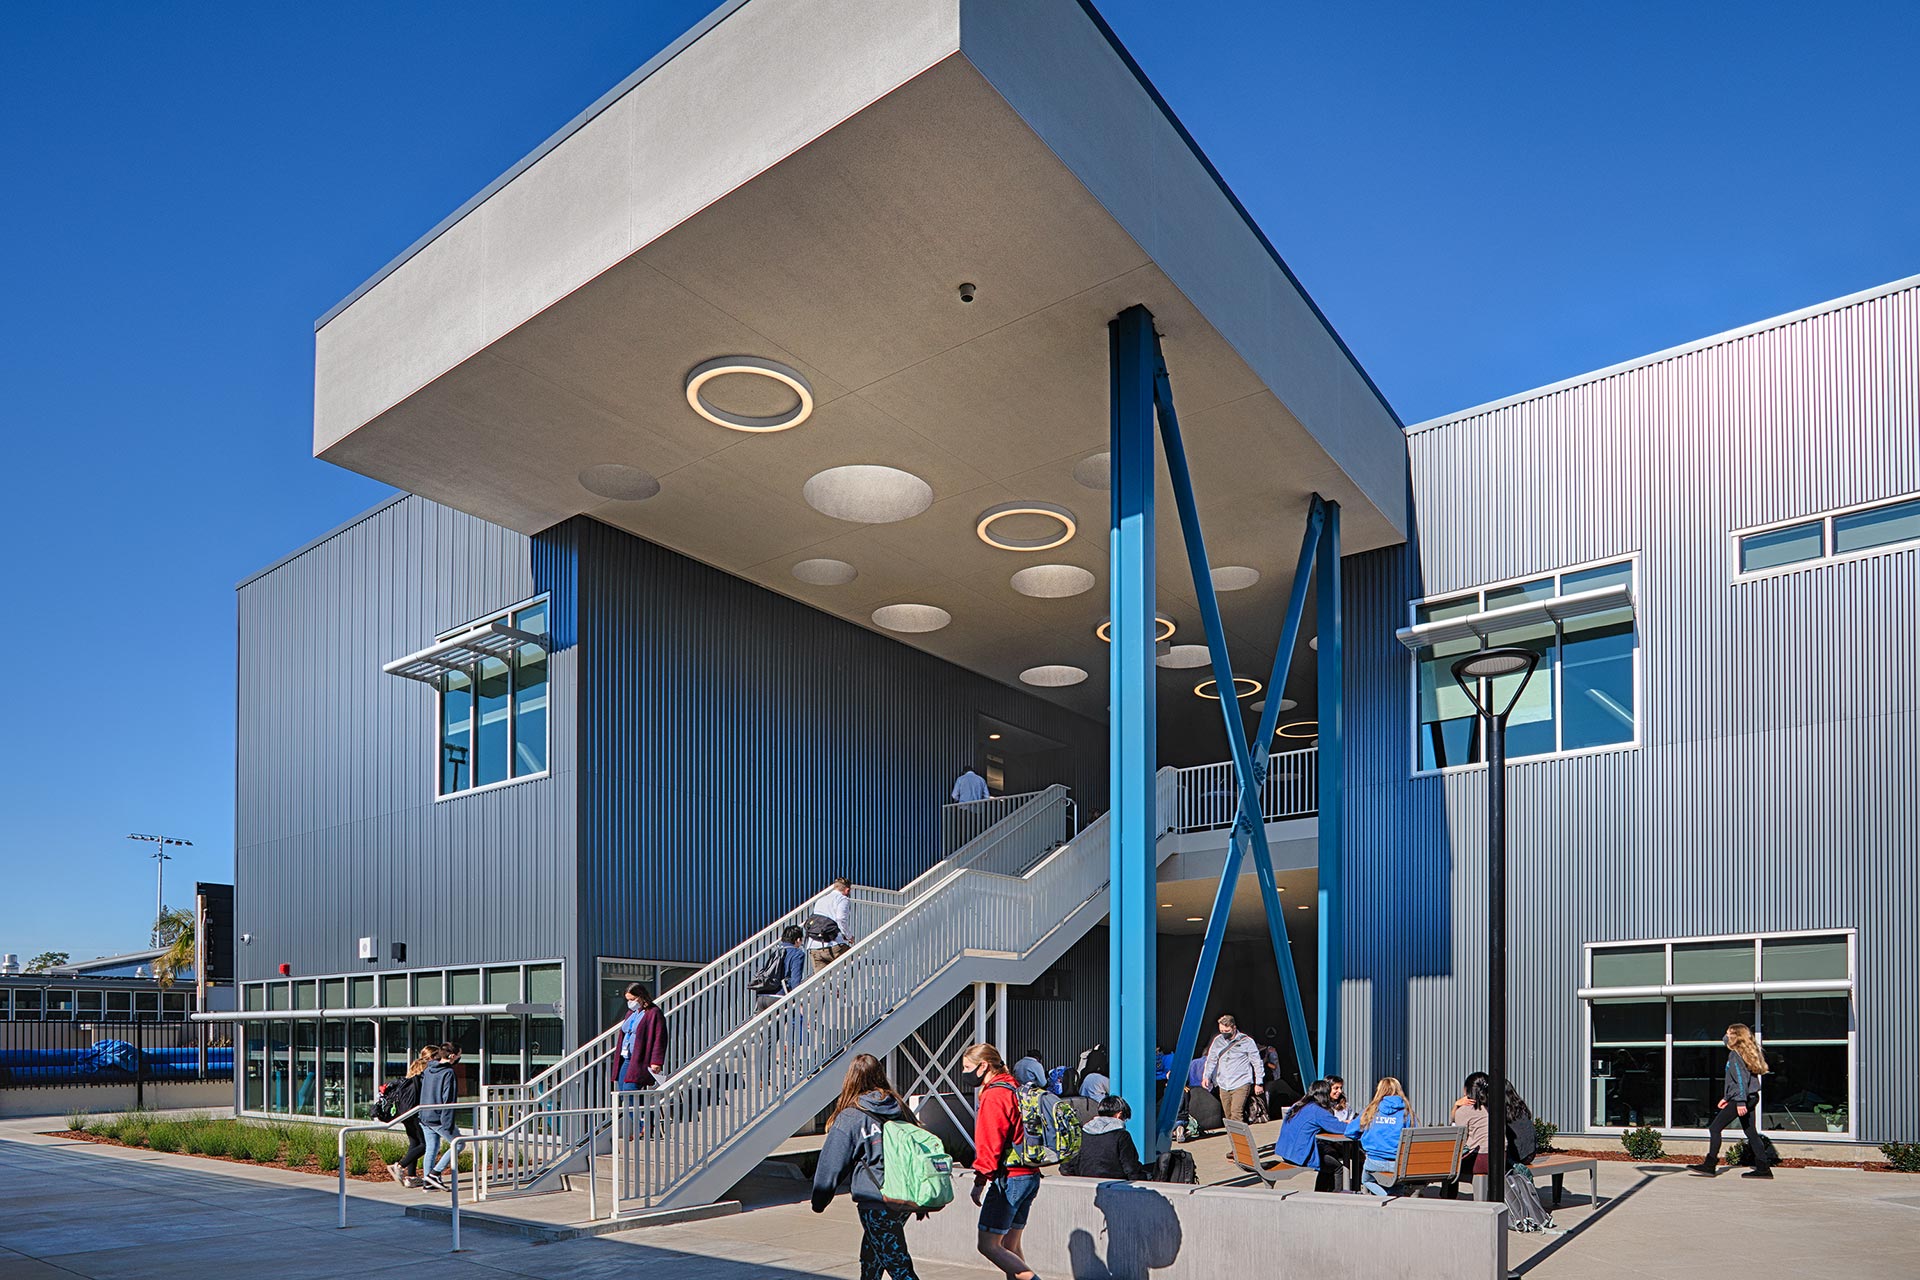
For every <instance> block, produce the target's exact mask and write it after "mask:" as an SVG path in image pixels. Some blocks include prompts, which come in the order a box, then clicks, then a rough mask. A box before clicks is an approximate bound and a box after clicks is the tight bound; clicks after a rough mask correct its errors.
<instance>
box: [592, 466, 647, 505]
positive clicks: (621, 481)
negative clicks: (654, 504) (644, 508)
mask: <svg viewBox="0 0 1920 1280" xmlns="http://www.w3.org/2000/svg"><path fill="white" fill-rule="evenodd" d="M580 487H581V488H583V489H585V490H586V491H587V492H589V493H597V494H599V495H600V496H601V497H603V498H612V499H613V500H614V501H616V502H645V501H646V500H647V499H648V498H651V497H652V496H653V495H654V494H656V493H659V492H660V482H659V481H658V480H656V479H655V478H654V476H653V473H652V472H651V471H642V470H641V469H640V468H638V467H628V466H622V465H621V464H620V463H618V462H603V463H601V464H600V465H599V466H597V467H588V468H587V469H586V470H585V471H582V472H581V473H580Z"/></svg>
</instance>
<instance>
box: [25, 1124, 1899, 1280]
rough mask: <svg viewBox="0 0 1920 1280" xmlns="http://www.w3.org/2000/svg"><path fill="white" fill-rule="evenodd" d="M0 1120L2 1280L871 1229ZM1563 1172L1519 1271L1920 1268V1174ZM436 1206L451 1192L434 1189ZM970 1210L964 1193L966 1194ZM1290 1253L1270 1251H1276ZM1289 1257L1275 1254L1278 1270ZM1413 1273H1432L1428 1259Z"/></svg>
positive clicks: (327, 1264)
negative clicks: (560, 1216) (474, 1213)
mask: <svg viewBox="0 0 1920 1280" xmlns="http://www.w3.org/2000/svg"><path fill="white" fill-rule="evenodd" d="M48 1127H52V1124H51V1123H50V1122H47V1121H36V1122H30V1123H23V1122H20V1121H14V1122H8V1123H5V1124H0V1277H5V1280H16V1277H17V1278H18V1280H39V1278H40V1277H56V1276H57V1277H68V1278H71V1277H73V1276H85V1277H98V1278H99V1280H109V1278H111V1280H120V1278H122V1277H124V1278H127V1280H208V1277H212V1276H225V1275H239V1274H252V1273H258V1274H263V1275H271V1276H273V1277H275V1280H306V1278H307V1277H331V1276H353V1277H356V1278H359V1277H375V1278H378V1277H386V1276H393V1277H399V1276H402V1275H408V1276H442V1275H445V1276H458V1277H469V1276H471V1277H487V1276H492V1277H515V1276H518V1277H563V1276H564V1277H575V1276H577V1277H584V1278H586V1280H594V1278H596V1277H602V1276H606V1277H611V1276H615V1275H620V1276H626V1275H629V1274H635V1273H641V1272H644V1273H647V1274H650V1275H654V1276H659V1277H667V1278H671V1280H679V1278H681V1277H684V1278H685V1280H747V1277H756V1278H758V1280H800V1277H844V1278H846V1280H852V1278H853V1277H855V1276H857V1275H858V1273H859V1267H858V1264H857V1252H858V1247H859V1227H858V1224H857V1223H856V1221H855V1220H854V1216H853V1212H852V1208H851V1206H850V1205H849V1204H848V1202H847V1201H846V1199H845V1198H844V1197H842V1198H841V1199H840V1200H839V1201H837V1202H836V1203H835V1205H834V1206H833V1208H832V1209H831V1210H830V1211H829V1212H828V1213H826V1214H824V1215H818V1216H816V1215H814V1214H813V1213H812V1212H811V1211H810V1210H809V1209H808V1207H807V1205H806V1203H805V1201H804V1190H805V1188H804V1184H800V1183H796V1182H792V1181H790V1180H784V1179H756V1180H753V1181H752V1182H751V1183H749V1184H745V1185H743V1187H742V1188H741V1192H740V1193H741V1194H742V1195H743V1196H744V1198H745V1199H747V1201H748V1209H747V1211H746V1212H743V1213H740V1214H736V1215H733V1216H731V1217H726V1218H719V1219H713V1220H709V1221H704V1222H694V1223H685V1224H680V1225H674V1226H663V1227H652V1228H648V1229H645V1230H640V1231H633V1232H628V1233H623V1234H621V1235H617V1236H602V1237H598V1238H593V1239H580V1240H567V1241H561V1242H557V1243H550V1244H535V1243H530V1242H528V1241H526V1240H523V1239H518V1238H512V1237H506V1236H502V1235H496V1234H493V1233H487V1232H482V1231H477V1230H476V1231H469V1232H467V1233H466V1238H465V1240H464V1241H463V1243H465V1244H467V1245H468V1246H469V1248H468V1250H467V1251H466V1252H463V1253H461V1254H459V1255H453V1254H450V1253H448V1252H447V1248H448V1244H449V1233H448V1230H447V1227H446V1225H445V1223H444V1222H428V1221H421V1220H419V1219H416V1218H409V1217H407V1216H406V1213H405V1209H406V1207H407V1206H409V1205H416V1204H421V1203H425V1202H427V1201H426V1197H425V1196H423V1195H422V1193H420V1192H413V1191H406V1190H405V1189H403V1188H399V1187H396V1186H394V1185H393V1184H391V1183H356V1182H350V1183H349V1184H348V1186H349V1197H350V1207H349V1215H350V1221H351V1222H352V1223H353V1224H354V1225H353V1226H351V1227H350V1228H349V1229H348V1230H346V1231H339V1230H336V1229H335V1227H334V1222H335V1214H336V1207H337V1205H336V1200H335V1197H334V1183H333V1181H332V1180H331V1179H328V1178H321V1177H317V1176H315V1175H311V1174H299V1173H291V1172H287V1171H284V1170H272V1169H261V1168H257V1167H252V1166H247V1165H238V1164H228V1163H224V1162H218V1161H209V1160H202V1159H198V1158H196V1157H192V1156H183V1155H163V1154H160V1153H157V1152H151V1151H133V1150H127V1149H124V1148H116V1147H108V1146H102V1145H99V1144H94V1143H84V1142H76V1141H73V1140H70V1139H67V1138H65V1137H61V1136H54V1137H45V1136H40V1135H38V1134H36V1133H34V1132H33V1129H35V1128H48ZM1194 1151H1195V1155H1196V1158H1197V1163H1198V1164H1199V1165H1200V1167H1201V1169H1202V1171H1203V1175H1212V1176H1208V1177H1207V1180H1209V1181H1217V1180H1220V1179H1222V1178H1224V1177H1225V1176H1226V1175H1227V1174H1228V1173H1230V1172H1231V1165H1230V1164H1228V1163H1227V1162H1226V1160H1225V1157H1224V1143H1223V1142H1221V1141H1220V1140H1218V1139H1210V1140H1207V1141H1204V1142H1201V1143H1198V1144H1194ZM1584 1181H1585V1180H1584V1178H1580V1179H1577V1180H1574V1181H1572V1182H1570V1185H1569V1186H1568V1189H1567V1190H1568V1195H1567V1202H1566V1205H1565V1206H1564V1207H1563V1208H1562V1209H1561V1210H1560V1211H1558V1213H1557V1214H1556V1218H1557V1219H1558V1221H1559V1223H1560V1225H1561V1226H1562V1228H1563V1230H1562V1231H1561V1232H1559V1233H1555V1234H1549V1235H1545V1236H1520V1235H1512V1236H1510V1237H1509V1241H1510V1245H1511V1251H1510V1265H1511V1266H1512V1268H1513V1270H1514V1271H1515V1273H1516V1274H1522V1275H1526V1276H1529V1277H1537V1278H1538V1280H1600V1278H1601V1277H1606V1278H1607V1280H1643V1278H1645V1277H1679V1276H1686V1277H1694V1276H1698V1275H1705V1274H1711V1273H1715V1272H1717V1271H1720V1270H1722V1269H1724V1268H1725V1267H1727V1266H1730V1265H1733V1266H1737V1265H1741V1262H1740V1260H1742V1259H1747V1260H1752V1262H1753V1263H1757V1264H1758V1265H1760V1266H1762V1267H1763V1268H1764V1269H1765V1270H1766V1271H1767V1272H1768V1273H1769V1274H1777V1275H1793V1276H1806V1277H1815V1278H1819V1277H1828V1276H1832V1277H1841V1276H1845V1277H1861V1278H1865V1280H1880V1278H1887V1280H1892V1278H1894V1277H1899V1278H1901V1280H1913V1277H1916V1276H1920V1247H1917V1246H1916V1242H1920V1177H1908V1176H1903V1175H1896V1174H1882V1173H1865V1172H1860V1171H1855V1170H1825V1169H1804V1170H1799V1169H1789V1170H1782V1171H1780V1172H1779V1173H1778V1174H1777V1175H1776V1177H1775V1178H1774V1180H1773V1181H1772V1182H1757V1181H1752V1180H1747V1179H1742V1178H1739V1177H1736V1176H1733V1175H1731V1174H1726V1175H1722V1176H1721V1177H1719V1178H1715V1179H1703V1178H1694V1177H1689V1176H1687V1175H1685V1174H1684V1173H1682V1172H1680V1171H1679V1170H1678V1169H1677V1168H1676V1167H1674V1166H1665V1167H1661V1166H1634V1165H1630V1164H1622V1163H1604V1164H1602V1165H1601V1183H1600V1190H1601V1207H1600V1208H1599V1209H1598V1210H1597V1211H1596V1210H1595V1209H1594V1208H1593V1207H1592V1206H1590V1205H1587V1204H1586V1203H1585V1197H1584V1195H1583V1194H1581V1193H1580V1192H1581V1189H1582V1188H1583V1187H1584ZM433 1203H436V1204H439V1203H444V1197H435V1198H434V1200H433ZM956 1210H957V1211H958V1212H962V1213H967V1212H969V1209H968V1207H967V1206H965V1205H959V1206H956ZM1278 1261H1279V1260H1276V1262H1278ZM1277 1270H1283V1269H1277ZM920 1274H921V1276H922V1280H986V1278H988V1277H991V1275H992V1274H993V1273H992V1272H991V1271H990V1270H987V1269H984V1268H980V1267H974V1266H970V1265H952V1264H945V1265H943V1264H932V1263H929V1264H925V1265H923V1266H921V1267H920ZM1406 1274H1407V1275H1408V1276H1410V1277H1417V1276H1418V1275H1419V1274H1420V1269H1419V1266H1418V1260H1417V1259H1410V1260H1409V1268H1408V1270H1407V1272H1406Z"/></svg>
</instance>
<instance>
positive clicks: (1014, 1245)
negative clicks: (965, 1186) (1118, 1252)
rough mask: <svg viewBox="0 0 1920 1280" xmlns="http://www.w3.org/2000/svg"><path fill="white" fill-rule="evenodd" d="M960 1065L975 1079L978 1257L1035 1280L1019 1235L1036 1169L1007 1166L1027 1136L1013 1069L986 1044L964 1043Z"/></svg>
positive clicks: (1036, 1185)
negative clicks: (978, 1088)
mask: <svg viewBox="0 0 1920 1280" xmlns="http://www.w3.org/2000/svg"><path fill="white" fill-rule="evenodd" d="M960 1069H961V1071H963V1072H965V1073H966V1074H968V1075H971V1076H972V1077H973V1078H974V1079H975V1080H977V1081H978V1082H979V1084H980V1100H979V1104H978V1106H977V1107H976V1108H975V1119H974V1125H973V1202H974V1203H975V1204H977V1205H979V1206H980V1256H981V1257H983V1258H985V1259H986V1260H987V1261H988V1262H991V1263H992V1264H993V1265H994V1266H996V1267H998V1268H1000V1269H1001V1270H1002V1271H1004V1272H1006V1273H1007V1275H1008V1277H1010V1280H1037V1277H1035V1275H1034V1272H1033V1268H1032V1267H1029V1266H1028V1265H1027V1260H1026V1259H1025V1258H1023V1257H1021V1256H1020V1236H1021V1233H1022V1232H1024V1231H1025V1230H1026V1226H1027V1214H1028V1213H1029V1212H1030V1211H1031V1210H1032V1208H1033V1197H1034V1194H1035V1193H1036V1192H1038V1191H1039V1189H1040V1171H1039V1170H1038V1169H1027V1168H1021V1167H1019V1166H1015V1167H1013V1168H1008V1167H1007V1155H1008V1153H1010V1152H1011V1151H1012V1150H1013V1149H1014V1148H1015V1147H1018V1146H1019V1145H1020V1144H1021V1143H1022V1142H1024V1141H1026V1130H1025V1128H1024V1127H1023V1126H1022V1125H1021V1123H1020V1104H1019V1099H1018V1097H1017V1096H1016V1094H1015V1090H1016V1088H1017V1086H1016V1085H1015V1084H1014V1079H1013V1073H1012V1072H1011V1071H1008V1070H1007V1064H1006V1063H1005V1062H1004V1061H1003V1060H1002V1059H1001V1057H1000V1051H999V1050H998V1049H996V1048H994V1047H993V1046H992V1045H990V1044H976V1045H972V1046H969V1047H968V1049H967V1051H966V1052H965V1053H964V1054H962V1055H961V1056H960Z"/></svg>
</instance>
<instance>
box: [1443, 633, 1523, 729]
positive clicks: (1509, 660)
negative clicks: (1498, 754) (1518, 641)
mask: <svg viewBox="0 0 1920 1280" xmlns="http://www.w3.org/2000/svg"><path fill="white" fill-rule="evenodd" d="M1538 665H1540V655H1539V654H1537V653H1535V652H1534V651H1533V650H1531V649H1522V648H1518V647H1513V646H1509V647H1506V648H1500V649H1482V650H1480V651H1479V652H1478V653H1469V654H1467V655H1466V656H1465V657H1461V658H1456V659H1455V660H1454V662H1453V678H1454V680H1455V682H1456V683H1458V684H1459V686H1460V688H1461V689H1462V691H1464V692H1465V693H1466V695H1467V700H1468V701H1469V702H1471V703H1473V709H1474V710H1475V711H1477V712H1479V713H1480V714H1481V715H1482V716H1485V717H1486V718H1487V719H1489V720H1498V719H1499V718H1501V717H1502V716H1504V715H1506V714H1507V712H1509V711H1511V710H1513V704H1514V703H1516V702H1518V701H1520V695H1521V693H1522V692H1523V691H1525V689H1526V687H1527V681H1528V680H1529V679H1530V678H1532V676H1533V669H1534V668H1535V667H1537V666H1538ZM1512 676H1518V677H1520V678H1519V679H1518V680H1516V681H1514V685H1513V696H1512V697H1510V698H1508V699H1507V700H1506V704H1505V705H1504V706H1501V707H1498V708H1495V707H1493V706H1492V705H1491V704H1490V702H1482V701H1481V700H1480V685H1481V682H1482V681H1493V680H1504V679H1507V678H1509V677H1512Z"/></svg>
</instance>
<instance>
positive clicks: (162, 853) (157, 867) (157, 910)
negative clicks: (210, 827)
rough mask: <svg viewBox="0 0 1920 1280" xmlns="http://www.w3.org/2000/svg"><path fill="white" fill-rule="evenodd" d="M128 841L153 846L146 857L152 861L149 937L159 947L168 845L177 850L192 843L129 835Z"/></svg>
mask: <svg viewBox="0 0 1920 1280" xmlns="http://www.w3.org/2000/svg"><path fill="white" fill-rule="evenodd" d="M127 839H129V840H144V841H146V842H147V843H148V844H151V845H152V846H153V852H152V853H151V854H149V855H147V856H149V857H151V858H152V859H153V930H152V933H151V934H150V935H149V936H150V937H151V939H152V942H153V945H154V946H156V947H157V946H159V945H160V917H161V916H162V915H163V914H165V912H166V910H167V864H168V863H169V862H172V861H173V855H172V854H170V853H168V852H167V846H168V845H174V846H176V847H179V848H191V847H192V846H193V841H191V840H176V839H174V838H173V837H172V836H143V835H129V836H128V837H127Z"/></svg>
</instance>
